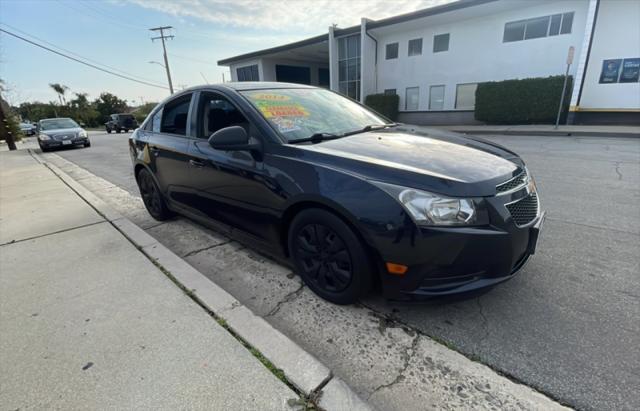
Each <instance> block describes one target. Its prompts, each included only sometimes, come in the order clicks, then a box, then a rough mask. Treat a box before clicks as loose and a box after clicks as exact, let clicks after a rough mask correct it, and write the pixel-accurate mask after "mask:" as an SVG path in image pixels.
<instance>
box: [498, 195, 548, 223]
mask: <svg viewBox="0 0 640 411" xmlns="http://www.w3.org/2000/svg"><path fill="white" fill-rule="evenodd" d="M504 206H505V207H506V208H507V210H508V211H509V213H510V214H511V218H512V219H513V222H514V224H515V225H516V226H518V227H520V228H522V227H527V226H529V225H531V224H532V223H534V222H535V221H536V219H537V218H538V216H539V215H540V199H539V198H538V194H537V193H535V192H532V193H529V195H527V196H526V197H523V198H520V199H518V200H516V201H513V202H511V203H507V204H505V205H504Z"/></svg>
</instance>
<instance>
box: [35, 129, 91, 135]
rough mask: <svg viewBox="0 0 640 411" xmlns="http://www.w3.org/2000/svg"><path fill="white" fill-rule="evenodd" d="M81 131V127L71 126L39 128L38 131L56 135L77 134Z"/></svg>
mask: <svg viewBox="0 0 640 411" xmlns="http://www.w3.org/2000/svg"><path fill="white" fill-rule="evenodd" d="M81 131H84V129H83V128H82V127H72V128H54V129H51V130H41V131H40V132H41V133H43V134H47V135H49V136H57V135H59V134H65V135H66V134H77V133H79V132H81Z"/></svg>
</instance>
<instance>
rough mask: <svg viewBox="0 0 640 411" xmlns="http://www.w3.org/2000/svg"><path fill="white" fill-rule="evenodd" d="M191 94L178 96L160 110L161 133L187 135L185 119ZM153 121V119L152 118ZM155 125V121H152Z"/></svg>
mask: <svg viewBox="0 0 640 411" xmlns="http://www.w3.org/2000/svg"><path fill="white" fill-rule="evenodd" d="M190 104H191V94H188V95H186V96H180V97H178V98H176V99H175V100H172V101H170V102H168V103H167V104H165V106H164V107H163V109H162V121H161V125H160V132H161V133H170V134H178V135H181V136H184V135H186V134H187V118H188V117H189V105H190ZM154 120H155V118H154ZM154 123H155V121H154ZM154 130H155V127H154Z"/></svg>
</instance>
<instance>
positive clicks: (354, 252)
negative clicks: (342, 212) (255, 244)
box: [287, 208, 372, 305]
mask: <svg viewBox="0 0 640 411" xmlns="http://www.w3.org/2000/svg"><path fill="white" fill-rule="evenodd" d="M287 245H288V248H289V255H290V256H291V259H292V261H293V264H294V267H295V269H296V272H297V273H298V274H299V275H300V277H302V280H303V281H304V282H305V284H306V285H307V286H308V287H309V288H310V289H311V290H312V291H313V292H315V293H316V294H317V295H319V296H320V297H322V298H324V299H325V300H328V301H330V302H332V303H334V304H341V305H343V304H353V303H355V302H357V301H358V299H359V298H361V297H364V296H365V295H366V294H367V293H368V292H369V291H370V290H371V286H372V270H371V264H370V263H369V258H368V257H367V253H366V250H365V248H364V246H363V245H362V242H361V241H360V239H359V238H358V236H357V235H356V233H354V232H353V230H351V228H350V227H349V226H348V225H347V224H345V222H344V221H342V219H340V218H339V217H337V216H336V215H334V214H332V213H330V212H328V211H325V210H322V209H317V208H311V209H307V210H304V211H302V212H300V213H299V214H298V215H297V216H296V217H295V218H294V219H293V221H292V222H291V225H290V226H289V236H288V244H287Z"/></svg>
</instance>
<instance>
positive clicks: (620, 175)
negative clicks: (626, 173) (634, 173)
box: [616, 161, 622, 180]
mask: <svg viewBox="0 0 640 411" xmlns="http://www.w3.org/2000/svg"><path fill="white" fill-rule="evenodd" d="M621 164H622V163H621V162H620V161H616V174H618V180H622V173H621V172H620V165H621Z"/></svg>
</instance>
